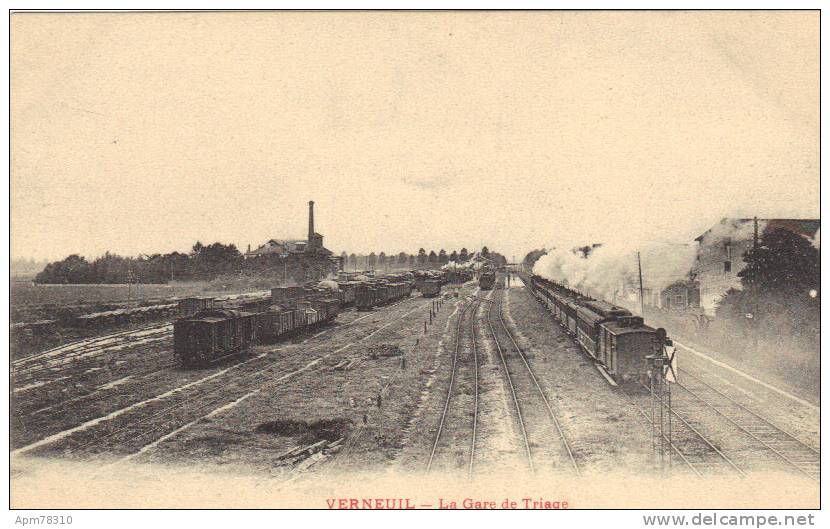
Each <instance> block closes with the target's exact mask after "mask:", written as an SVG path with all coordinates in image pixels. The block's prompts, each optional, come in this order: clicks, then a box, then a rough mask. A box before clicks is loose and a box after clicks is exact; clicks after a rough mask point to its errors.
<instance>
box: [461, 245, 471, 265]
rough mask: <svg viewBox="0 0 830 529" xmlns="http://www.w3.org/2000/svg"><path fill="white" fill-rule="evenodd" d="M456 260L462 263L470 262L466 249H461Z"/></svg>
mask: <svg viewBox="0 0 830 529" xmlns="http://www.w3.org/2000/svg"><path fill="white" fill-rule="evenodd" d="M458 260H459V261H460V262H462V263H466V262H467V261H469V260H470V255H469V254H468V253H467V249H466V248H461V252H460V253H459V254H458Z"/></svg>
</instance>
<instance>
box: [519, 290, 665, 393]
mask: <svg viewBox="0 0 830 529" xmlns="http://www.w3.org/2000/svg"><path fill="white" fill-rule="evenodd" d="M522 280H523V281H524V282H525V284H526V285H527V286H528V287H529V289H530V291H531V292H532V293H533V295H534V296H535V297H536V298H537V299H538V300H539V301H540V302H541V303H542V304H543V305H545V307H546V308H547V309H548V311H549V312H550V313H551V314H552V315H553V317H554V319H555V320H556V321H557V322H558V323H559V325H560V326H562V327H563V328H564V329H565V332H567V333H568V334H569V335H571V336H572V337H573V338H574V340H576V342H577V344H578V345H579V347H580V348H581V349H582V350H583V351H584V352H585V353H586V354H587V355H588V356H590V357H591V358H592V359H593V360H594V361H595V362H596V363H597V364H598V365H599V366H600V367H601V368H602V370H604V371H605V372H606V373H607V374H608V375H609V376H610V378H612V379H613V380H614V381H615V382H616V383H627V382H643V381H644V380H645V379H646V378H647V374H648V370H649V363H648V360H647V357H648V356H651V355H659V354H661V353H662V351H663V347H664V346H669V345H671V340H670V339H668V338H666V332H665V330H663V329H655V328H653V327H649V326H648V325H645V323H644V322H643V318H641V317H639V316H635V315H633V314H632V313H631V312H630V311H628V310H626V309H624V308H622V307H617V306H615V305H612V304H610V303H607V302H604V301H600V300H596V299H593V298H590V297H588V296H583V295H581V294H579V293H578V292H575V291H573V290H570V289H568V288H567V287H564V286H562V285H559V284H558V283H555V282H553V281H550V280H549V279H545V278H543V277H540V276H537V275H534V276H531V277H529V278H528V277H526V276H524V277H522Z"/></svg>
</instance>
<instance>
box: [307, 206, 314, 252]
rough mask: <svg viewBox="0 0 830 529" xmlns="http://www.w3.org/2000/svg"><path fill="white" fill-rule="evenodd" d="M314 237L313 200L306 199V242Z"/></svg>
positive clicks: (309, 242) (309, 241)
mask: <svg viewBox="0 0 830 529" xmlns="http://www.w3.org/2000/svg"><path fill="white" fill-rule="evenodd" d="M312 239H314V201H313V200H309V201H308V244H309V245H311V244H312V242H311V241H312Z"/></svg>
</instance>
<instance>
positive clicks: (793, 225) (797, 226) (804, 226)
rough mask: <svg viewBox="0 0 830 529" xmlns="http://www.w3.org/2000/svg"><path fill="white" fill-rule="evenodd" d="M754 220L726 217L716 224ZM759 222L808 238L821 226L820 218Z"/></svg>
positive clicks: (735, 223)
mask: <svg viewBox="0 0 830 529" xmlns="http://www.w3.org/2000/svg"><path fill="white" fill-rule="evenodd" d="M754 220H755V219H732V218H727V217H724V218H722V219H721V220H720V222H719V223H718V224H716V225H715V226H719V225H721V224H726V223H728V222H731V223H733V224H734V225H735V226H737V225H739V224H746V223H749V222H754ZM758 222H763V223H764V224H765V226H764V228H763V231H769V230H775V229H784V230H788V231H791V232H793V233H797V234H798V235H802V236H804V237H808V238H812V237H814V236H815V234H816V232H817V231H818V230H819V228H820V227H821V220H820V219H758ZM714 228H715V227H714V226H713V227H712V228H709V229H708V230H706V231H705V232H704V233H702V234H700V235H699V236H698V237H696V238H695V240H696V241H698V242H701V241H702V240H703V238H704V237H706V235H708V234H709V233H711V232H712V230H713V229H714Z"/></svg>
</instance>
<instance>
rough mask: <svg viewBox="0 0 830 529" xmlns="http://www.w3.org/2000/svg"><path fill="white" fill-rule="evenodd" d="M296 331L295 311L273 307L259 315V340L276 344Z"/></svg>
mask: <svg viewBox="0 0 830 529" xmlns="http://www.w3.org/2000/svg"><path fill="white" fill-rule="evenodd" d="M293 331H294V311H292V310H287V309H283V308H281V307H273V308H271V309H269V310H267V311H265V312H260V313H259V314H257V339H258V340H260V341H262V342H274V341H277V340H280V339H282V338H285V337H287V336H289V335H291V334H292V333H293Z"/></svg>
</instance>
